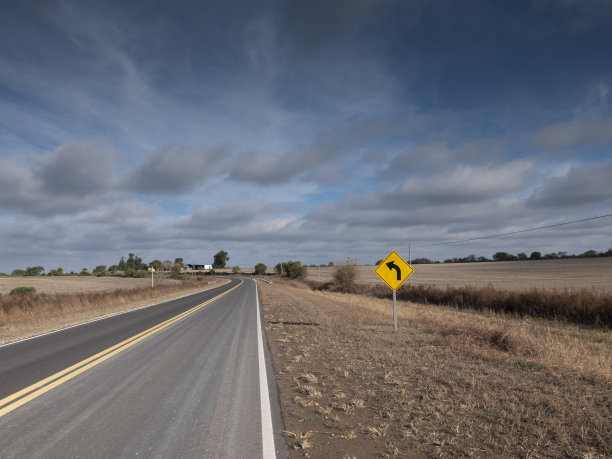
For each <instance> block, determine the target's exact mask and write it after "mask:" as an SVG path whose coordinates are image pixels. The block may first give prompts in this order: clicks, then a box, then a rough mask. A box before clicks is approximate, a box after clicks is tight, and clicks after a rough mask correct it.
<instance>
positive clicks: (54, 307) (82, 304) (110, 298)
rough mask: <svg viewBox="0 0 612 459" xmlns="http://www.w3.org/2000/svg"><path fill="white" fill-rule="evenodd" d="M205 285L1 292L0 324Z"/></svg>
mask: <svg viewBox="0 0 612 459" xmlns="http://www.w3.org/2000/svg"><path fill="white" fill-rule="evenodd" d="M198 285H201V286H202V287H203V286H204V284H203V283H201V282H193V281H192V282H183V283H180V284H170V285H161V286H156V287H155V288H150V287H147V288H132V289H118V290H114V291H104V292H84V293H31V294H27V295H0V326H5V325H18V324H22V323H28V322H31V321H33V320H37V321H40V320H44V319H45V318H53V317H58V316H62V317H66V318H69V317H70V315H71V314H75V313H81V312H83V311H92V310H97V311H99V312H104V310H105V309H108V308H111V307H112V308H116V307H117V306H121V305H125V304H128V303H132V302H134V301H141V300H151V299H155V298H159V297H163V296H165V295H169V294H173V293H177V292H182V291H185V290H187V289H192V288H197V287H198Z"/></svg>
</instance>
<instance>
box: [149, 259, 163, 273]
mask: <svg viewBox="0 0 612 459" xmlns="http://www.w3.org/2000/svg"><path fill="white" fill-rule="evenodd" d="M162 266H163V263H162V262H161V261H160V260H153V261H152V262H151V263H149V268H153V269H154V270H155V271H161V269H162Z"/></svg>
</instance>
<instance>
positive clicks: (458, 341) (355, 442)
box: [259, 263, 612, 458]
mask: <svg viewBox="0 0 612 459" xmlns="http://www.w3.org/2000/svg"><path fill="white" fill-rule="evenodd" d="M516 264H517V265H520V264H521V263H516ZM608 266H609V265H608ZM432 268H436V267H432ZM311 274H312V272H311ZM259 284H260V291H261V296H262V305H263V309H264V314H265V324H266V330H267V338H268V343H269V345H270V348H271V351H272V355H273V360H274V365H275V369H276V374H277V379H278V383H279V390H280V397H281V406H282V411H283V417H284V421H285V429H286V438H287V441H288V444H289V446H290V450H291V456H292V457H303V456H307V457H317V458H327V457H339V458H345V457H351V458H352V457H356V458H361V457H423V456H425V457H443V456H446V457H450V456H464V457H465V456H468V457H581V458H603V457H611V456H612V333H610V332H609V331H605V330H595V329H588V328H584V327H579V326H576V325H572V324H564V323H560V322H553V321H546V320H542V319H531V318H523V319H520V318H516V317H512V316H507V315H502V314H494V313H487V312H483V313H475V312H470V311H461V310H457V309H454V308H449V307H441V306H427V305H420V304H414V303H409V302H401V301H400V302H398V309H399V333H397V334H394V333H393V326H392V305H391V304H392V303H391V301H389V300H382V299H377V298H372V297H369V296H360V295H351V294H341V293H332V292H325V291H311V290H310V289H309V288H308V286H306V285H305V284H303V283H301V282H295V281H293V282H292V281H277V280H274V283H272V284H265V283H263V282H260V283H259ZM443 285H444V284H443Z"/></svg>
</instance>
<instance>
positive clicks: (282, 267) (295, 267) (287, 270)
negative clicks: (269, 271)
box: [274, 261, 308, 279]
mask: <svg viewBox="0 0 612 459" xmlns="http://www.w3.org/2000/svg"><path fill="white" fill-rule="evenodd" d="M274 269H275V270H276V272H277V273H278V274H280V275H282V276H285V277H289V278H291V279H297V278H299V277H306V274H307V273H308V268H307V267H306V266H304V265H302V262H301V261H288V262H287V263H279V264H277V265H276V267H275V268H274Z"/></svg>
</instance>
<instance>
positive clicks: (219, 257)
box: [212, 250, 230, 269]
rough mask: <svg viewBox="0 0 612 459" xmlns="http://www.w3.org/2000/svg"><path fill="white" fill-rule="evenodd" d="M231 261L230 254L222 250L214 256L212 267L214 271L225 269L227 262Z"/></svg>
mask: <svg viewBox="0 0 612 459" xmlns="http://www.w3.org/2000/svg"><path fill="white" fill-rule="evenodd" d="M229 260H230V257H229V255H228V253H227V252H226V251H225V250H220V251H219V252H217V253H216V254H215V256H214V261H213V264H212V267H213V268H214V269H220V268H225V266H226V264H227V262H228V261H229Z"/></svg>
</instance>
